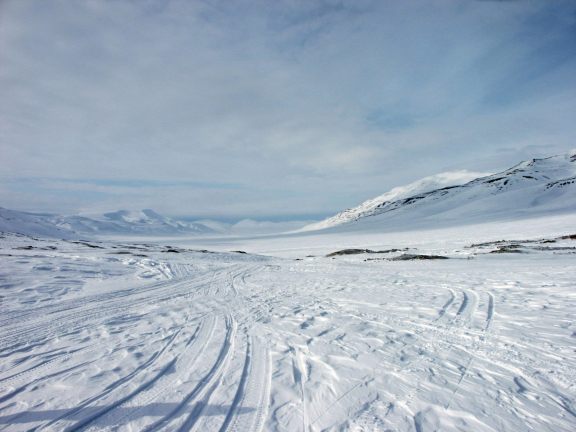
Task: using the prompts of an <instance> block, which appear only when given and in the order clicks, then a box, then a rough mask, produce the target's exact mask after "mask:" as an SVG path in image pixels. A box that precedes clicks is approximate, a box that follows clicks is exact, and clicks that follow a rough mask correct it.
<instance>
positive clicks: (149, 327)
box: [0, 214, 576, 432]
mask: <svg viewBox="0 0 576 432" xmlns="http://www.w3.org/2000/svg"><path fill="white" fill-rule="evenodd" d="M575 222H576V215H574V214H570V215H556V216H546V217H539V218H531V219H526V220H518V219H515V220H510V221H508V222H500V221H492V222H488V223H483V224H477V225H461V226H456V227H455V226H449V227H444V228H440V229H415V230H411V231H410V230H406V231H404V232H388V233H386V232H376V231H372V232H371V231H356V232H354V231H351V232H347V233H346V232H332V233H329V232H327V233H316V234H314V233H308V234H300V235H291V236H275V237H273V236H270V237H267V238H255V239H239V238H237V239H233V238H230V239H222V238H220V239H212V240H210V239H201V238H197V237H190V238H188V239H180V240H178V241H176V240H175V241H173V242H171V243H170V244H164V243H163V242H160V241H147V242H139V241H134V240H127V241H73V240H68V241H67V240H55V239H47V238H36V239H34V238H31V237H28V236H23V235H15V234H3V235H2V238H1V239H0V246H1V249H0V254H1V257H0V259H1V262H2V266H1V271H0V284H1V286H2V315H1V317H0V320H1V323H0V326H1V327H0V328H1V329H2V330H1V331H0V353H1V354H0V355H2V363H1V365H0V386H1V387H0V429H3V430H10V431H20V430H54V431H60V430H88V431H96V430H110V431H111V430H126V431H135V430H198V431H211V430H238V431H240V430H241V431H264V430H266V431H286V430H290V431H299V430H302V431H304V430H305V431H323V430H328V431H340V430H350V431H385V430H395V431H418V432H419V431H428V430H442V431H462V430H466V431H528V430H538V431H572V430H574V429H575V427H576V406H575V402H576V375H575V371H576V357H575V356H574V340H575V339H574V338H575V337H576V326H575V324H574V323H575V318H576V317H575V313H574V302H575V301H576V294H575V292H574V277H573V275H574V271H575V265H574V264H575V257H576V240H572V239H570V238H562V237H565V236H566V235H569V234H574V233H575V231H576V230H574V227H575V226H576V224H575ZM502 240H504V241H502ZM346 247H362V248H365V249H371V250H373V251H374V252H379V251H382V250H385V249H387V250H389V249H392V248H396V249H401V251H398V252H387V253H365V254H358V255H344V256H337V257H334V258H327V257H325V255H326V254H327V253H329V252H334V251H336V250H339V249H342V248H346ZM205 248H207V249H210V250H211V251H212V252H210V251H203V249H205ZM240 249H243V250H247V251H248V252H252V253H247V254H246V253H239V252H233V251H235V250H240ZM405 249H407V251H408V252H410V253H414V254H430V255H431V254H436V255H443V256H447V257H450V259H445V260H426V261H391V260H389V258H392V257H395V256H398V255H400V254H402V253H406V252H405V251H404V250H405ZM510 250H516V252H510ZM256 252H258V253H256ZM493 252H502V253H493ZM310 255H313V256H310Z"/></svg>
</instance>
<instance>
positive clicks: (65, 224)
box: [0, 208, 214, 238]
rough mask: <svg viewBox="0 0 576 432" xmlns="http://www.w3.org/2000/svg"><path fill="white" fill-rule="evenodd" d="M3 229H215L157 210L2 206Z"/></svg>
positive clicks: (70, 234) (54, 232) (60, 234)
mask: <svg viewBox="0 0 576 432" xmlns="http://www.w3.org/2000/svg"><path fill="white" fill-rule="evenodd" d="M0 231H4V232H14V233H19V234H26V235H37V236H43V237H56V238H74V237H78V236H79V235H98V234H102V235H149V236H157V235H176V234H208V233H213V232H214V230H212V229H211V228H209V227H207V226H205V225H203V224H201V223H196V222H182V221H177V220H174V219H171V218H168V217H164V216H162V215H160V214H158V213H156V212H155V211H153V210H150V209H145V210H141V211H139V212H129V211H127V210H119V211H116V212H111V213H105V214H104V215H101V216H95V217H86V216H62V215H55V214H36V213H27V212H21V211H16V210H8V209H3V208H0Z"/></svg>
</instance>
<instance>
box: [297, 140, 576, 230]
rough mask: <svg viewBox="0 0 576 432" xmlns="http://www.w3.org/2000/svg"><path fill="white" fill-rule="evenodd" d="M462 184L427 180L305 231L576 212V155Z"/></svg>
mask: <svg viewBox="0 0 576 432" xmlns="http://www.w3.org/2000/svg"><path fill="white" fill-rule="evenodd" d="M462 180H464V181H465V180H470V179H466V176H465V172H464V174H463V173H460V175H458V173H443V174H439V175H436V176H432V177H427V178H425V179H422V180H419V181H417V182H414V183H411V184H409V185H407V186H403V187H398V188H394V189H392V190H391V191H389V192H387V193H385V194H383V195H381V196H379V197H377V198H374V199H371V200H368V201H366V202H364V203H362V204H360V205H359V206H358V207H354V208H351V209H348V210H344V211H343V212H341V213H338V214H337V215H335V216H333V217H330V218H328V219H325V220H323V221H320V222H317V223H314V224H311V225H307V226H306V227H304V228H303V229H302V230H301V231H314V230H322V229H328V228H334V227H338V226H342V225H346V227H354V229H357V228H362V227H366V228H368V227H370V228H378V226H384V225H387V226H390V225H394V226H398V225H410V224H411V223H414V222H417V221H418V222H422V221H429V222H432V223H433V222H435V221H438V220H454V221H458V222H466V221H473V220H474V221H475V220H482V219H485V218H496V219H497V218H502V217H517V216H529V215H531V214H545V213H550V212H566V211H576V151H574V152H572V153H569V154H567V155H559V156H552V157H549V158H543V159H532V160H529V161H525V162H521V163H519V164H518V165H516V166H514V167H512V168H510V169H508V170H506V171H503V172H500V173H497V174H492V175H488V176H482V177H478V178H475V179H473V180H471V181H468V182H466V183H464V184H457V183H458V182H460V183H462ZM450 182H453V183H452V184H450ZM455 183H456V184H455ZM342 229H344V227H342Z"/></svg>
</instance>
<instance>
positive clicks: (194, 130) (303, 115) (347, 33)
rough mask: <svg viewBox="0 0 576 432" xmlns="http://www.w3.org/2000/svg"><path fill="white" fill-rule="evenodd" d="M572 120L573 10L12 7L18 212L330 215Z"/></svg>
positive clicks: (10, 85)
mask: <svg viewBox="0 0 576 432" xmlns="http://www.w3.org/2000/svg"><path fill="white" fill-rule="evenodd" d="M575 124H576V2H574V1H570V0H567V1H561V0H541V1H536V0H533V1H530V0H526V1H522V0H518V1H472V0H466V1H464V0H428V1H424V0H411V1H400V0H398V1H391V0H388V1H387V0H378V1H369V0H350V1H347V0H342V1H336V0H322V1H316V0H275V1H268V0H237V1H232V0H213V1H209V0H205V1H202V0H195V1H187V0H82V1H69V0H42V1H36V0H0V206H2V207H6V208H13V209H19V210H28V211H47V212H59V213H65V214H73V213H84V214H89V213H99V212H104V211H110V210H115V209H121V208H122V209H129V210H134V209H140V208H153V209H155V210H157V211H158V212H160V213H163V214H167V215H171V216H181V217H189V218H195V217H198V218H206V217H210V218H222V219H227V220H230V219H232V220H233V219H242V218H246V217H251V218H256V219H270V220H279V219H280V220H289V219H318V218H321V217H323V216H328V215H331V214H333V213H335V212H338V211H340V210H342V209H344V208H348V207H352V206H355V205H357V204H358V203H361V202H363V201H364V200H366V199H369V198H372V197H375V196H377V195H380V194H382V193H384V192H386V191H387V190H389V189H391V188H393V187H396V186H400V185H403V184H406V183H411V182H413V181H414V180H417V179H419V178H422V177H426V176H429V175H433V174H437V173H440V172H446V171H455V170H469V171H473V172H477V171H478V172H494V171H498V170H502V169H506V168H508V167H510V166H512V165H514V164H516V163H517V162H520V161H521V160H525V159H529V158H532V157H541V156H548V155H553V154H559V153H565V152H568V151H570V150H571V149H573V148H575V147H576V140H575V138H576V128H575V127H574V125H575Z"/></svg>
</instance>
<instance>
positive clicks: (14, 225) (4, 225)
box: [0, 207, 76, 239]
mask: <svg viewBox="0 0 576 432" xmlns="http://www.w3.org/2000/svg"><path fill="white" fill-rule="evenodd" d="M0 232H12V233H18V234H26V235H30V236H39V237H56V238H61V239H70V238H74V237H76V233H74V232H73V231H70V230H69V229H66V228H61V227H58V226H56V225H55V224H54V223H53V222H52V221H50V215H42V214H35V213H25V212H20V211H16V210H9V209H5V208H2V207H0Z"/></svg>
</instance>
